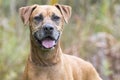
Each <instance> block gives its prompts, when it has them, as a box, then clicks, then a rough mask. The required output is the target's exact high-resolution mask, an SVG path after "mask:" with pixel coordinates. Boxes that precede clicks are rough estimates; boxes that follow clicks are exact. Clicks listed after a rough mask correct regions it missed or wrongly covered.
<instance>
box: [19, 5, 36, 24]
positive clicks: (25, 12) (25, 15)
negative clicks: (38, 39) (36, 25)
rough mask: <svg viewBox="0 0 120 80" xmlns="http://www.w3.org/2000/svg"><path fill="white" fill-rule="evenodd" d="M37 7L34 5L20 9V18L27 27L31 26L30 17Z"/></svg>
mask: <svg viewBox="0 0 120 80" xmlns="http://www.w3.org/2000/svg"><path fill="white" fill-rule="evenodd" d="M36 7H37V5H33V6H26V7H21V8H20V9H19V14H20V17H21V19H22V21H23V23H24V24H25V25H28V24H29V18H30V15H31V13H32V12H33V10H34V9H35V8H36Z"/></svg>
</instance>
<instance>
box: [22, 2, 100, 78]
mask: <svg viewBox="0 0 120 80" xmlns="http://www.w3.org/2000/svg"><path fill="white" fill-rule="evenodd" d="M20 15H21V18H22V21H23V23H24V24H29V26H30V41H31V54H30V55H29V58H28V62H27V65H26V68H25V72H24V76H23V80H101V79H100V77H99V75H98V74H97V72H96V70H95V69H94V67H93V66H92V65H91V64H90V63H88V62H86V61H84V60H82V59H79V58H77V57H74V56H70V55H66V54H63V53H62V50H61V47H60V39H59V38H60V35H61V33H62V30H63V23H64V22H66V23H67V22H68V20H69V18H70V16H71V7H70V6H65V5H59V4H56V5H53V6H51V5H43V6H40V5H33V6H26V7H22V8H20Z"/></svg>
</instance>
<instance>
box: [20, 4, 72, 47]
mask: <svg viewBox="0 0 120 80" xmlns="http://www.w3.org/2000/svg"><path fill="white" fill-rule="evenodd" d="M20 14H21V18H22V20H23V23H24V24H29V26H30V31H31V33H32V36H33V39H34V41H35V43H36V44H37V45H38V46H40V47H41V48H42V49H54V47H55V46H56V45H57V43H58V39H59V37H60V35H61V33H62V30H63V23H64V21H65V22H66V23H67V22H68V19H69V18H70V16H71V8H70V7H69V6H65V5H59V4H56V5H54V6H51V5H43V6H40V5H33V6H27V7H22V8H20Z"/></svg>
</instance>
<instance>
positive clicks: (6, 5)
mask: <svg viewBox="0 0 120 80" xmlns="http://www.w3.org/2000/svg"><path fill="white" fill-rule="evenodd" d="M57 2H58V3H60V4H66V5H70V6H71V7H72V18H71V19H70V21H69V24H65V27H64V28H65V29H64V32H63V35H62V41H61V45H62V48H63V50H66V49H67V48H69V47H70V46H73V45H75V46H79V47H78V50H79V52H80V56H81V57H83V58H84V57H86V56H89V54H87V53H86V51H85V49H84V48H83V47H81V46H82V45H83V44H84V43H85V41H86V39H87V37H88V36H90V35H91V34H96V33H97V32H107V33H110V34H112V35H113V36H115V37H116V39H118V40H119V39H120V31H119V30H120V29H119V26H120V0H0V80H20V78H21V76H22V73H23V70H24V66H25V63H26V59H27V55H28V53H29V51H30V50H29V49H30V47H29V46H30V44H29V28H28V27H26V26H24V25H23V24H22V21H21V20H20V17H19V14H18V9H19V8H20V7H21V6H26V5H32V4H40V5H44V4H54V3H57ZM76 44H77V45H76ZM105 66H108V64H107V65H105ZM106 73H109V71H108V69H106Z"/></svg>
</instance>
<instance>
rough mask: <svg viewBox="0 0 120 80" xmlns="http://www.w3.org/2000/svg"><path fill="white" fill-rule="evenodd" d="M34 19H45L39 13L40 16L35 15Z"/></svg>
mask: <svg viewBox="0 0 120 80" xmlns="http://www.w3.org/2000/svg"><path fill="white" fill-rule="evenodd" d="M34 19H35V20H36V21H38V22H40V21H42V20H43V16H42V15H39V16H35V17H34Z"/></svg>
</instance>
